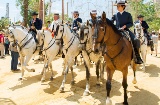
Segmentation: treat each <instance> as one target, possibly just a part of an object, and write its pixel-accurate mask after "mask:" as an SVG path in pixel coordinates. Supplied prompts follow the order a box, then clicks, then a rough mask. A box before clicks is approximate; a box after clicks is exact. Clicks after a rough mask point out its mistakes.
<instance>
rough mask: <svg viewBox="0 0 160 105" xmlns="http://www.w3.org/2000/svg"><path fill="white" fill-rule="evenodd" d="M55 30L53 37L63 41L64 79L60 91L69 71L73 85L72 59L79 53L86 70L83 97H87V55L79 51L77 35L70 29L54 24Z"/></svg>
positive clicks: (88, 75)
mask: <svg viewBox="0 0 160 105" xmlns="http://www.w3.org/2000/svg"><path fill="white" fill-rule="evenodd" d="M54 27H55V29H56V30H58V31H57V32H56V33H57V34H56V35H55V37H57V36H58V37H61V40H63V48H62V50H63V53H64V55H65V58H64V70H63V74H64V79H63V81H62V84H61V86H60V91H61V92H64V85H65V81H66V75H67V73H68V71H69V69H71V73H72V80H71V85H73V84H74V82H75V81H74V75H73V67H72V66H73V65H74V59H75V57H76V56H78V55H79V54H80V52H81V51H82V52H81V53H82V56H83V58H84V65H85V68H86V89H85V91H84V95H88V94H89V88H90V85H89V78H90V62H89V57H88V55H87V53H86V52H85V51H83V50H81V48H80V41H79V38H78V35H77V34H75V33H72V32H71V30H70V27H69V26H68V25H67V24H65V23H63V22H62V24H55V25H54Z"/></svg>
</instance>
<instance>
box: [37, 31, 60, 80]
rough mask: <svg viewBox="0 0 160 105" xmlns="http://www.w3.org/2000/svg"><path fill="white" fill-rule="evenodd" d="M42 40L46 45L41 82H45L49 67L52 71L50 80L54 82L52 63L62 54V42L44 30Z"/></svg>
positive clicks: (44, 47) (44, 46)
mask: <svg viewBox="0 0 160 105" xmlns="http://www.w3.org/2000/svg"><path fill="white" fill-rule="evenodd" d="M40 39H42V40H41V41H42V43H44V45H43V50H42V52H43V53H44V55H45V58H44V67H43V71H42V73H41V74H42V78H41V82H44V81H45V74H46V69H48V67H50V70H51V77H50V80H51V81H52V80H53V69H52V61H53V60H54V58H55V57H56V56H57V55H58V54H59V52H60V40H59V39H58V37H57V39H56V38H55V37H54V38H52V35H51V32H50V31H48V30H43V32H41V35H40Z"/></svg>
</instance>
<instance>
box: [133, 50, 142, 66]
mask: <svg viewBox="0 0 160 105" xmlns="http://www.w3.org/2000/svg"><path fill="white" fill-rule="evenodd" d="M134 52H135V56H136V59H135V63H136V64H142V63H143V61H142V59H141V56H140V54H139V49H138V48H135V49H134Z"/></svg>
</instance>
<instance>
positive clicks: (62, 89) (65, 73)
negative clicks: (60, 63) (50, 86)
mask: <svg viewBox="0 0 160 105" xmlns="http://www.w3.org/2000/svg"><path fill="white" fill-rule="evenodd" d="M68 70H69V66H68V65H66V68H65V71H64V78H63V81H62V84H61V86H60V91H61V92H64V85H65V82H66V76H67V73H68Z"/></svg>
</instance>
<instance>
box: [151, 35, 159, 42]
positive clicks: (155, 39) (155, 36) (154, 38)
mask: <svg viewBox="0 0 160 105" xmlns="http://www.w3.org/2000/svg"><path fill="white" fill-rule="evenodd" d="M151 38H152V40H153V43H155V44H158V36H157V35H154V34H152V37H151Z"/></svg>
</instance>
